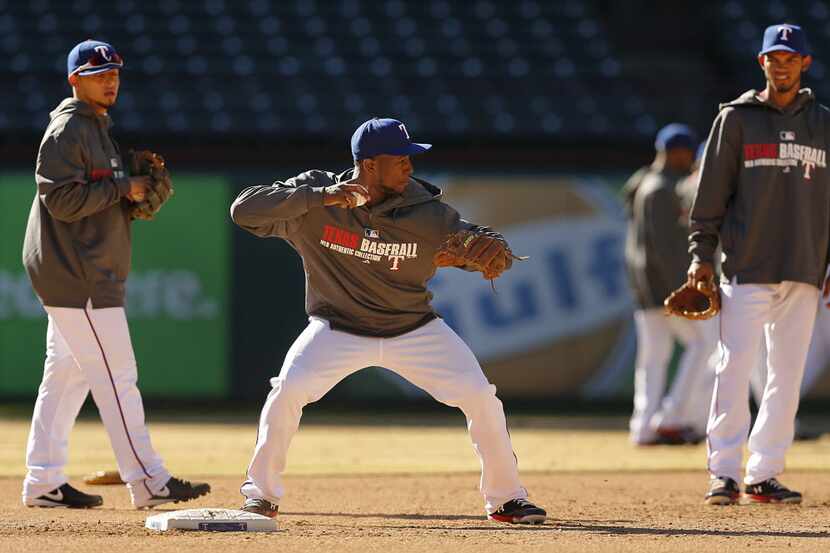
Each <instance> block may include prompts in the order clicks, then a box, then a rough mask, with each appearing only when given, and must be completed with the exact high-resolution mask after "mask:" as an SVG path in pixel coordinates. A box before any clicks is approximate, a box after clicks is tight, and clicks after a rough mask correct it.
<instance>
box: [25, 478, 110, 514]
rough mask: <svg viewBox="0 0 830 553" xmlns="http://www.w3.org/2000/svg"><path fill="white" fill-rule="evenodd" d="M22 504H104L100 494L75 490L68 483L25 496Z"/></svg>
mask: <svg viewBox="0 0 830 553" xmlns="http://www.w3.org/2000/svg"><path fill="white" fill-rule="evenodd" d="M23 503H24V505H26V506H27V507H68V508H70V509H90V508H92V507H100V506H101V505H103V504H104V498H102V497H101V496H100V495H91V494H88V493H84V492H82V491H81V490H76V489H75V488H73V487H72V486H70V485H69V484H64V485H63V486H61V487H59V488H55V489H54V490H52V491H51V492H49V493H45V494H43V495H41V496H40V497H34V498H31V499H30V498H25V499H24V500H23Z"/></svg>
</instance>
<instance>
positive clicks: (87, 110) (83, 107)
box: [49, 98, 112, 127]
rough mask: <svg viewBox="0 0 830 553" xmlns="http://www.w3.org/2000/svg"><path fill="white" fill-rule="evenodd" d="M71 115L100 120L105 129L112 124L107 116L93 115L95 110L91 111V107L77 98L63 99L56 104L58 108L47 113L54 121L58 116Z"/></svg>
mask: <svg viewBox="0 0 830 553" xmlns="http://www.w3.org/2000/svg"><path fill="white" fill-rule="evenodd" d="M71 114H77V115H83V116H84V117H90V118H92V119H101V120H103V121H105V123H104V125H105V126H106V127H109V126H110V125H111V124H112V120H111V119H110V118H109V115H98V114H97V113H95V110H94V109H92V106H90V105H89V104H87V103H86V102H84V101H82V100H79V99H77V98H65V99H64V100H63V101H62V102H61V103H60V104H58V107H56V108H55V109H53V110H52V111H51V113H49V117H50V118H51V119H55V118H56V117H58V116H60V115H71Z"/></svg>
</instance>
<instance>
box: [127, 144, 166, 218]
mask: <svg viewBox="0 0 830 553" xmlns="http://www.w3.org/2000/svg"><path fill="white" fill-rule="evenodd" d="M127 159H128V164H127V167H129V170H130V176H139V175H148V176H149V177H150V181H151V185H150V188H149V189H148V190H147V192H146V194H145V195H144V200H142V201H140V202H136V203H135V204H133V205H132V208H131V209H130V217H131V218H132V219H143V220H145V221H152V220H153V217H155V215H156V213H158V211H159V209H161V206H162V205H163V204H164V202H166V201H167V200H169V199H170V196H172V195H173V181H172V180H171V179H170V173H169V172H168V171H167V167H165V165H164V158H163V157H161V156H160V155H158V154H156V153H154V152H151V151H150V150H138V151H134V150H130V151H129V152H128V153H127Z"/></svg>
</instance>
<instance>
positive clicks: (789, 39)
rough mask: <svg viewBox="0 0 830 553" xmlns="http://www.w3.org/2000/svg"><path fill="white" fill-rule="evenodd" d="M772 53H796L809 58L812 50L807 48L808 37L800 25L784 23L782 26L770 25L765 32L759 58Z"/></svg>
mask: <svg viewBox="0 0 830 553" xmlns="http://www.w3.org/2000/svg"><path fill="white" fill-rule="evenodd" d="M770 52H795V53H796V54H801V55H802V56H809V55H810V50H809V48H807V36H806V35H805V34H804V31H803V30H802V29H801V27H799V26H798V25H790V24H788V23H782V24H780V25H770V26H769V27H767V30H766V31H764V44H763V46H761V51H760V52H758V55H759V56H763V55H764V54H769V53H770Z"/></svg>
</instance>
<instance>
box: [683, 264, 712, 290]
mask: <svg viewBox="0 0 830 553" xmlns="http://www.w3.org/2000/svg"><path fill="white" fill-rule="evenodd" d="M687 277H688V280H687V282H688V283H689V284H691V285H692V286H693V287H696V286H697V285H698V283H706V284H710V283H713V282H714V281H715V268H714V267H713V266H712V264H711V263H707V262H705V261H693V262H692V264H691V265H689V271H688V273H687Z"/></svg>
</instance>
